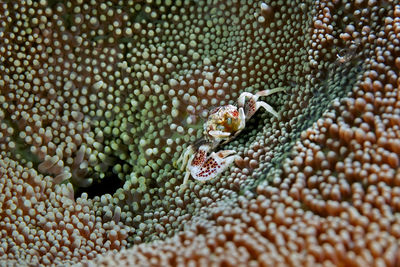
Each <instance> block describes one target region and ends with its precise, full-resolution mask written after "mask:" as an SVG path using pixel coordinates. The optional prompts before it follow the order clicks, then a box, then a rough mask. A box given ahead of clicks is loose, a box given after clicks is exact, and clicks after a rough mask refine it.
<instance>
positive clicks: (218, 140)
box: [176, 87, 285, 187]
mask: <svg viewBox="0 0 400 267" xmlns="http://www.w3.org/2000/svg"><path fill="white" fill-rule="evenodd" d="M284 90H285V88H282V87H278V88H274V89H270V90H263V91H259V92H257V93H256V94H251V93H249V92H244V93H242V94H241V95H240V96H239V98H238V102H237V105H225V106H221V107H217V108H215V109H213V110H212V111H211V112H210V113H209V115H208V118H207V121H206V122H205V123H204V125H203V129H204V131H203V135H204V136H203V137H202V138H201V139H200V140H198V141H196V142H195V143H193V144H191V145H189V146H188V147H187V148H186V150H185V151H184V152H183V153H182V154H181V156H180V157H179V159H178V161H177V162H176V163H177V164H181V171H184V170H185V169H186V173H185V177H184V180H183V184H182V186H184V187H185V185H186V183H187V181H188V180H189V177H190V175H192V176H193V178H194V179H196V180H199V181H202V182H205V181H207V180H210V179H212V178H214V177H216V176H217V175H218V174H219V173H221V172H223V171H224V170H225V169H226V168H227V167H228V166H229V165H231V164H232V163H233V162H234V160H235V159H236V158H239V156H238V155H236V151H235V150H221V151H217V152H215V151H214V150H215V149H216V148H217V147H218V145H220V144H225V143H228V142H229V141H231V140H232V139H234V138H235V137H236V136H237V135H238V134H239V133H240V132H241V131H242V130H243V129H244V128H245V126H246V121H248V120H249V119H250V118H251V117H252V116H253V115H254V113H256V111H257V110H258V109H259V108H260V107H263V108H264V109H265V110H267V111H268V112H269V113H271V114H272V115H273V116H275V117H277V118H278V113H277V112H276V111H275V110H274V109H273V108H272V107H271V106H270V105H269V104H267V103H266V102H264V101H258V98H259V97H261V96H268V95H271V94H274V93H277V92H281V91H284ZM246 100H247V101H246Z"/></svg>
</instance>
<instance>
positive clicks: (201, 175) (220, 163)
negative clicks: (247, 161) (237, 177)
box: [189, 150, 237, 182]
mask: <svg viewBox="0 0 400 267" xmlns="http://www.w3.org/2000/svg"><path fill="white" fill-rule="evenodd" d="M235 154H236V151H235V150H222V151H218V152H212V153H211V154H210V155H209V156H208V157H207V159H206V160H205V161H204V162H203V164H202V165H192V166H190V167H189V168H190V173H191V174H192V176H193V178H194V179H196V180H199V181H202V182H205V181H208V180H210V179H213V178H215V177H216V176H217V175H218V174H220V173H221V172H223V171H225V170H226V168H228V167H229V165H231V164H232V163H233V161H234V160H235V158H236V157H237V156H236V155H235Z"/></svg>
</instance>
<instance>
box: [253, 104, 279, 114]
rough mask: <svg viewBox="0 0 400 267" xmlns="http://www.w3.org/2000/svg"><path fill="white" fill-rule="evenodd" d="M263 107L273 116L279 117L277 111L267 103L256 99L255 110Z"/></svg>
mask: <svg viewBox="0 0 400 267" xmlns="http://www.w3.org/2000/svg"><path fill="white" fill-rule="evenodd" d="M260 107H263V108H264V109H265V110H266V111H268V112H269V113H271V114H272V115H274V116H275V117H277V118H279V116H278V113H277V112H276V111H275V110H274V109H273V108H272V107H271V106H270V105H268V104H267V103H265V102H263V101H257V102H256V111H257V110H258V109H259V108H260Z"/></svg>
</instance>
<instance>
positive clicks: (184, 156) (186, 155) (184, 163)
mask: <svg viewBox="0 0 400 267" xmlns="http://www.w3.org/2000/svg"><path fill="white" fill-rule="evenodd" d="M193 154H194V148H193V146H192V145H189V146H188V147H187V148H186V150H185V152H184V153H183V154H181V156H180V157H179V158H178V160H177V161H176V162H175V164H176V166H179V165H180V162H182V165H181V171H183V170H184V169H185V167H186V166H187V165H188V164H190V162H189V161H190V158H189V157H191V156H193Z"/></svg>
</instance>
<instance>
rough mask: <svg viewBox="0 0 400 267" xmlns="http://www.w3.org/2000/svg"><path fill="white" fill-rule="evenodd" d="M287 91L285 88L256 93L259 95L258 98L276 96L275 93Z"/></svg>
mask: <svg viewBox="0 0 400 267" xmlns="http://www.w3.org/2000/svg"><path fill="white" fill-rule="evenodd" d="M285 90H286V88H284V87H276V88H274V89H267V90H263V91H259V92H257V93H256V95H258V96H269V95H272V94H275V93H278V92H282V91H285Z"/></svg>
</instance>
